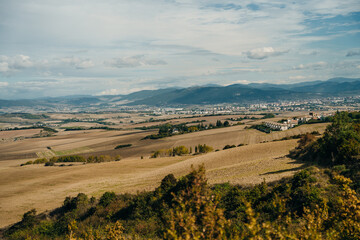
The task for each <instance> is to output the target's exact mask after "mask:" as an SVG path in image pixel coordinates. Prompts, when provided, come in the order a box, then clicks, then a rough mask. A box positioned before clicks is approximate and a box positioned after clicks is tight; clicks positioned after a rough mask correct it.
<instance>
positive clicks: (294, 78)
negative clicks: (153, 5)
mask: <svg viewBox="0 0 360 240" xmlns="http://www.w3.org/2000/svg"><path fill="white" fill-rule="evenodd" d="M305 78H306V77H305V76H300V75H299V76H290V77H289V79H290V80H303V79H305Z"/></svg>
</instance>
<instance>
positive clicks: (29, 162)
mask: <svg viewBox="0 0 360 240" xmlns="http://www.w3.org/2000/svg"><path fill="white" fill-rule="evenodd" d="M31 164H33V161H27V162H26V163H23V164H21V165H20V166H25V165H31Z"/></svg>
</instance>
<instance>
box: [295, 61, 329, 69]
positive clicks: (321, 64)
mask: <svg viewBox="0 0 360 240" xmlns="http://www.w3.org/2000/svg"><path fill="white" fill-rule="evenodd" d="M327 65H328V63H327V62H323V61H320V62H316V63H308V64H300V65H298V66H295V67H293V69H294V70H304V69H312V70H319V69H321V68H324V67H326V66H327Z"/></svg>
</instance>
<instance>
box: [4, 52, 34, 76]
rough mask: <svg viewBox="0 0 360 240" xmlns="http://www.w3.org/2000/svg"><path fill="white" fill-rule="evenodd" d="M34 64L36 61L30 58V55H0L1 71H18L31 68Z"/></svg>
mask: <svg viewBox="0 0 360 240" xmlns="http://www.w3.org/2000/svg"><path fill="white" fill-rule="evenodd" d="M33 66H34V62H33V61H32V60H30V57H29V56H25V55H16V56H13V57H8V56H4V55H1V56H0V72H2V73H9V72H14V71H18V70H21V69H24V68H30V67H33Z"/></svg>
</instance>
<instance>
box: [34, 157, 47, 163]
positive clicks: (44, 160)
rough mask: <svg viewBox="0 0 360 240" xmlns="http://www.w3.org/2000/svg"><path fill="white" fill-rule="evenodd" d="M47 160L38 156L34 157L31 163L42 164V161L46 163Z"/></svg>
mask: <svg viewBox="0 0 360 240" xmlns="http://www.w3.org/2000/svg"><path fill="white" fill-rule="evenodd" d="M47 161H48V160H47V159H46V158H38V159H36V160H35V161H34V162H33V164H42V163H46V162H47Z"/></svg>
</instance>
